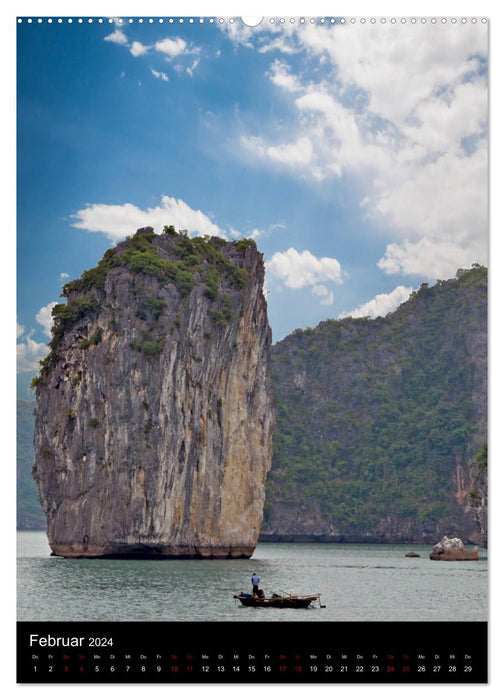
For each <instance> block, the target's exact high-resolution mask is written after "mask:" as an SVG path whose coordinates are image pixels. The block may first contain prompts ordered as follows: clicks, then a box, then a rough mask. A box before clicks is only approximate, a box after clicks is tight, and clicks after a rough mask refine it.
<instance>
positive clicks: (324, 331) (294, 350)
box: [262, 265, 487, 544]
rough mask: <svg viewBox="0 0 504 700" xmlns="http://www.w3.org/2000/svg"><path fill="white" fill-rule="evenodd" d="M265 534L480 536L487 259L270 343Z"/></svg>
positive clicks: (353, 538)
mask: <svg viewBox="0 0 504 700" xmlns="http://www.w3.org/2000/svg"><path fill="white" fill-rule="evenodd" d="M272 373H273V390H274V395H275V405H276V415H277V427H276V431H275V434H274V443H273V444H274V447H273V466H272V469H271V472H270V474H269V477H268V482H267V501H266V507H265V519H264V522H263V529H262V532H263V536H267V537H268V538H270V539H290V538H291V536H292V535H296V536H297V539H305V538H306V539H313V538H316V539H321V540H335V541H346V542H362V541H372V542H429V543H430V542H434V541H437V540H438V539H439V538H440V537H441V536H442V535H443V534H446V533H457V534H458V535H459V536H461V537H462V538H463V539H465V540H468V541H472V542H476V543H479V544H486V478H487V477H486V459H487V458H486V442H487V270H486V268H485V267H482V266H479V265H474V266H473V267H472V268H471V269H469V270H459V271H458V273H457V276H456V277H455V278H453V279H450V280H446V281H438V282H437V283H436V284H434V285H433V286H429V285H428V284H422V285H421V286H420V288H419V289H418V290H417V291H416V292H413V293H412V295H411V296H410V298H409V299H408V301H406V302H405V303H403V304H402V305H401V306H400V307H399V308H398V309H397V310H396V311H394V312H393V313H390V314H388V315H387V316H386V317H380V318H376V319H374V320H370V319H366V318H364V319H362V318H344V319H341V320H338V321H335V320H328V321H325V322H323V323H320V324H319V325H318V326H317V327H316V328H313V329H306V330H297V331H295V332H294V333H292V334H291V335H289V336H288V337H287V338H285V339H284V340H282V341H281V342H279V343H276V344H275V345H274V347H273V362H272Z"/></svg>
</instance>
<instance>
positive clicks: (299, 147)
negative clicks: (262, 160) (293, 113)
mask: <svg viewBox="0 0 504 700" xmlns="http://www.w3.org/2000/svg"><path fill="white" fill-rule="evenodd" d="M312 154H313V148H312V144H311V141H310V139H309V138H307V137H306V136H301V137H300V138H299V139H298V140H297V141H296V142H295V143H285V144H280V145H279V146H268V147H267V148H266V155H267V156H268V157H269V158H271V160H274V161H276V162H278V163H285V164H286V165H294V166H297V165H306V164H308V163H310V161H311V159H312Z"/></svg>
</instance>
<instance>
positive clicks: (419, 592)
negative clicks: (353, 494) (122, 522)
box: [17, 532, 488, 621]
mask: <svg viewBox="0 0 504 700" xmlns="http://www.w3.org/2000/svg"><path fill="white" fill-rule="evenodd" d="M411 549H414V551H416V552H417V553H418V554H420V555H421V556H420V558H419V559H409V558H405V556H404V555H405V554H406V552H408V551H410V550H411ZM431 551H432V547H430V546H424V545H415V546H414V547H411V546H410V545H376V544H372V545H368V544H359V545H349V544H283V543H282V544H271V543H268V544H260V545H259V546H258V547H257V549H256V551H255V553H254V556H253V557H252V559H249V560H225V561H220V560H208V561H205V560H165V561H157V560H152V561H149V560H143V561H135V560H125V561H121V560H91V559H74V560H72V559H61V558H59V557H50V556H49V553H50V550H49V547H48V544H47V539H46V536H45V533H42V532H20V533H18V579H17V585H18V596H17V597H18V614H17V619H18V620H67V621H73V620H83V621H100V620H103V621H105V620H112V621H114V620H115V621H121V620H126V621H128V620H139V621H156V620H180V621H186V620H193V621H213V620H219V621H220V620H222V621H241V620H243V621H251V620H254V621H262V620H306V621H324V620H332V621H338V620H340V621H420V620H427V621H429V620H443V621H457V620H487V619H488V615H487V598H488V595H487V593H488V578H487V574H488V566H487V564H488V561H487V552H486V550H480V561H469V562H440V561H431V560H430V559H429V553H430V552H431ZM253 572H257V573H258V574H259V576H260V577H261V585H262V587H263V589H264V591H265V593H266V595H269V594H271V593H273V592H275V593H284V592H289V593H298V594H309V593H321V595H322V605H325V606H326V607H325V608H321V607H315V608H309V609H307V610H275V609H263V610H260V609H254V608H244V607H243V606H241V605H240V604H239V603H238V601H235V600H234V599H233V595H234V594H236V593H239V592H240V591H242V590H243V591H247V592H249V591H250V588H251V584H250V577H251V575H252V573H253Z"/></svg>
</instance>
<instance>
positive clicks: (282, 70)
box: [267, 58, 303, 92]
mask: <svg viewBox="0 0 504 700" xmlns="http://www.w3.org/2000/svg"><path fill="white" fill-rule="evenodd" d="M267 75H268V76H269V78H270V80H271V82H272V83H273V84H274V85H277V86H278V87H280V88H283V89H284V90H286V91H287V92H298V91H300V90H302V89H303V86H302V85H301V83H300V81H299V79H298V77H297V76H296V75H294V74H293V73H292V72H291V70H290V67H289V65H288V64H287V63H285V61H280V60H279V59H278V58H276V59H275V60H274V61H273V63H272V64H271V67H270V71H269V73H267Z"/></svg>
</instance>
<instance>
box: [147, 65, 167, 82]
mask: <svg viewBox="0 0 504 700" xmlns="http://www.w3.org/2000/svg"><path fill="white" fill-rule="evenodd" d="M151 73H152V75H153V76H154V77H155V78H159V79H161V80H164V81H165V82H168V81H169V80H170V78H169V77H168V76H167V75H166V73H163V72H162V71H157V70H154V68H151Z"/></svg>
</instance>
